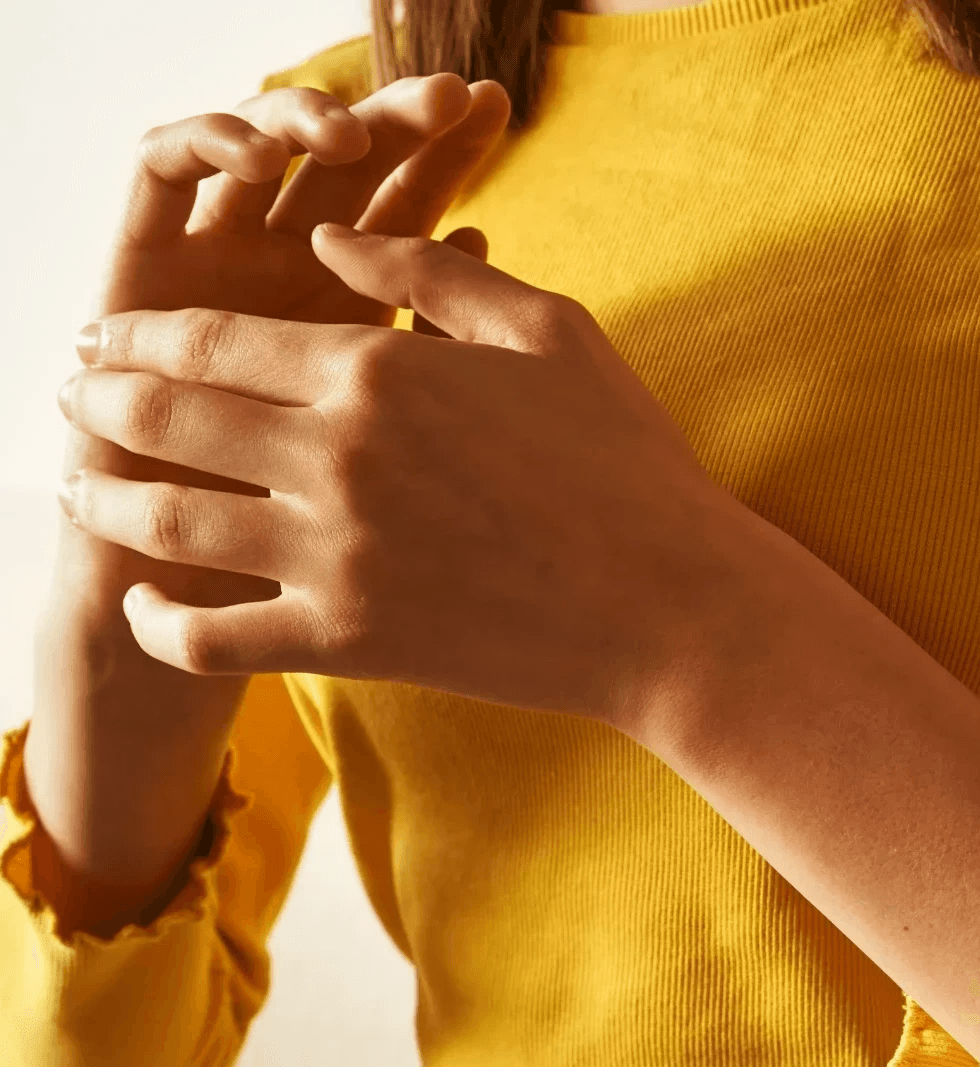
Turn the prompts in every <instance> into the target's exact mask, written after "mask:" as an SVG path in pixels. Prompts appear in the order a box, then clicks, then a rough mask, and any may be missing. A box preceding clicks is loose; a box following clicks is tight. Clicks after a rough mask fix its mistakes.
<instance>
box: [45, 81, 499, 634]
mask: <svg viewBox="0 0 980 1067" xmlns="http://www.w3.org/2000/svg"><path fill="white" fill-rule="evenodd" d="M509 115H510V102H509V100H508V98H507V94H506V92H505V91H504V89H503V87H502V86H501V85H499V84H498V83H496V82H493V81H483V82H479V83H476V84H474V85H471V86H467V85H466V83H465V82H464V81H463V80H462V79H461V78H459V77H458V76H456V75H454V74H449V73H443V74H438V75H434V76H432V77H430V78H403V79H401V80H400V81H398V82H395V83H393V84H392V85H388V86H385V87H384V88H383V89H381V90H379V91H378V92H376V93H374V94H373V95H371V96H370V97H368V98H367V99H365V100H363V101H361V102H359V103H357V104H355V105H353V106H352V107H351V108H349V109H348V108H345V107H344V106H343V105H342V104H341V103H340V102H339V101H338V100H336V99H335V98H334V97H332V96H329V95H328V94H326V93H321V92H319V91H318V90H315V89H277V90H274V91H272V92H269V93H263V94H261V95H259V96H256V97H253V98H252V99H250V100H246V101H245V102H244V103H242V104H241V105H239V106H238V107H237V108H235V110H234V112H232V113H230V114H209V115H198V116H195V117H194V118H189V119H184V120H181V121H179V122H175V123H171V124H169V125H167V126H161V127H157V128H155V129H153V130H150V131H149V133H148V134H147V135H146V136H145V137H144V138H143V140H142V142H141V145H140V150H139V152H138V153H137V164H138V165H137V168H136V173H135V176H134V178H133V181H132V184H131V187H130V189H129V194H128V199H127V205H126V209H125V212H124V216H123V219H122V222H121V224H120V226H119V230H118V233H117V235H116V238H115V240H114V242H113V245H112V250H111V254H110V257H109V263H108V269H107V272H106V276H105V279H104V281H103V284H102V292H101V294H100V296H99V299H98V300H97V302H96V309H95V315H94V317H99V316H101V315H106V314H115V313H118V312H122V311H130V310H133V309H135V308H144V309H154V310H172V309H178V308H187V307H200V306H204V307H210V308H214V309H217V310H226V311H237V312H242V313H247V314H252V315H262V316H269V317H272V318H290V319H294V320H298V321H302V322H358V323H364V324H371V325H376V326H391V325H392V323H393V322H394V317H395V309H394V308H392V307H388V306H385V305H383V304H381V303H379V302H377V301H375V300H370V299H367V298H365V297H363V296H361V295H360V294H357V293H355V292H354V291H353V290H351V289H349V288H348V287H347V286H346V285H345V284H344V283H343V281H342V280H341V279H340V278H338V277H337V276H336V275H334V274H332V273H331V272H330V271H328V270H325V269H324V266H323V264H322V263H321V262H320V260H318V259H317V257H316V255H315V254H314V253H313V251H312V250H311V247H310V234H311V233H312V230H313V227H314V226H315V225H317V224H318V223H320V222H322V221H324V220H326V219H331V220H334V219H336V220H339V221H341V222H344V223H351V224H353V223H354V222H356V221H358V220H359V219H360V225H361V226H362V227H364V228H365V229H368V230H372V229H375V228H377V229H379V230H380V231H382V232H390V233H393V234H397V235H423V236H428V235H429V234H430V233H431V232H432V230H433V229H434V227H435V226H436V225H437V223H438V221H439V219H440V218H441V217H442V215H443V213H444V212H445V210H446V208H447V207H448V206H449V204H450V203H451V202H452V201H453V199H454V198H455V196H456V194H457V192H458V190H459V188H460V186H461V185H462V183H463V182H464V181H465V179H466V177H467V175H468V174H469V173H470V172H471V171H472V170H473V168H474V167H475V166H476V165H477V163H479V161H480V160H481V159H482V158H483V157H484V156H485V155H486V153H487V152H488V151H489V150H490V148H491V147H492V145H493V144H494V143H495V142H496V140H497V138H498V136H499V134H500V133H501V132H502V131H503V129H504V127H505V126H506V123H507V120H508V118H509ZM337 116H340V117H341V118H342V119H343V121H344V122H345V123H346V126H344V125H342V126H341V127H340V129H339V130H338V129H337V128H336V124H335V122H334V119H335V118H336V117H337ZM259 132H260V133H261V134H265V135H268V137H269V138H271V139H268V140H266V141H264V142H262V143H255V142H254V141H252V140H250V138H251V137H253V135H256V134H257V133H259ZM304 151H308V152H309V157H308V158H307V159H306V160H305V161H304V162H303V163H302V164H301V165H300V167H299V169H298V171H297V173H296V174H295V175H294V176H293V178H292V180H291V181H290V182H289V184H288V185H287V186H286V187H285V189H282V188H281V186H282V176H283V172H284V170H285V168H286V165H287V163H288V162H289V160H290V157H291V156H292V155H295V154H296V153H297V152H304ZM216 171H224V172H220V173H215V172H216ZM471 232H472V231H467V230H462V231H459V230H458V231H456V232H455V233H453V234H451V235H450V236H449V237H448V238H447V240H449V241H451V242H455V243H457V244H458V245H459V246H460V247H469V246H468V245H467V241H468V240H470V241H471V236H470V235H471ZM66 452H67V454H66V458H65V464H64V468H63V470H64V474H65V475H69V474H71V473H72V472H73V471H75V470H77V469H78V468H79V467H82V466H87V467H90V468H99V469H102V470H105V471H107V472H108V473H112V474H116V475H119V476H121V477H126V478H131V479H134V480H139V481H145V482H171V483H177V484H186V485H191V486H196V487H198V488H201V489H209V490H214V491H219V490H220V491H227V492H236V493H245V494H248V495H252V496H265V497H267V496H268V490H266V489H263V488H261V487H256V486H251V485H246V484H244V483H242V482H238V481H235V480H232V479H227V478H223V477H218V476H215V475H209V474H206V473H204V472H202V471H194V470H189V469H187V468H185V467H182V466H180V465H179V464H175V463H170V462H168V461H165V460H163V459H155V458H150V457H145V456H136V455H133V454H132V453H131V452H128V451H126V450H125V449H123V448H120V447H119V446H118V445H116V444H115V443H112V442H108V441H100V440H96V439H93V438H91V437H89V436H88V435H85V434H82V433H76V432H73V433H71V434H69V441H68V448H67V450H66ZM61 536H62V540H63V542H64V543H63V545H62V546H61V550H60V555H59V561H58V565H57V567H56V571H57V575H56V578H55V581H54V584H53V590H54V591H55V596H56V597H59V598H60V597H62V596H63V590H64V588H65V587H66V585H67V584H68V580H69V579H70V578H71V577H72V576H73V575H75V574H77V575H79V580H72V581H71V585H72V588H73V589H75V590H76V593H75V594H74V595H80V591H82V590H84V591H85V595H86V596H90V595H94V594H93V593H92V591H93V590H98V591H100V592H99V596H100V598H101V599H105V600H106V601H107V602H106V604H105V605H104V608H107V607H108V606H109V603H108V601H110V600H111V601H113V603H114V607H115V611H117V612H118V610H119V609H118V605H119V600H120V598H121V589H120V584H119V582H120V581H127V582H128V583H130V584H131V583H132V582H134V581H137V580H151V581H153V582H155V583H157V584H159V585H160V586H161V588H165V589H167V590H168V591H169V592H170V593H171V594H172V595H175V596H180V597H182V598H185V599H187V600H188V601H189V602H193V603H198V604H201V605H212V606H214V605H218V604H231V603H238V602H241V601H243V600H255V599H268V598H269V597H270V596H277V595H278V594H279V592H280V590H279V588H278V587H277V585H276V584H275V583H271V582H268V581H264V580H261V579H257V578H254V577H250V576H246V575H234V574H227V573H226V574H221V573H218V572H215V571H209V570H207V569H205V570H201V569H200V568H194V567H188V566H183V565H176V564H161V563H158V562H155V561H153V560H148V559H146V558H145V557H143V556H139V555H137V554H136V553H133V552H131V551H129V550H127V549H121V548H119V547H117V546H113V545H107V544H105V543H104V542H99V541H97V540H95V539H93V538H91V537H88V536H86V535H85V534H84V533H83V532H82V531H79V530H75V529H73V528H72V527H70V526H68V525H67V523H66V524H65V525H64V526H63V527H62V532H61ZM103 575H104V576H106V577H102V576H103ZM108 576H112V580H109V577H108ZM122 588H125V586H122ZM101 613H102V611H101V610H100V614H101ZM119 617H120V621H123V622H124V620H123V619H122V616H121V614H120V616H119Z"/></svg>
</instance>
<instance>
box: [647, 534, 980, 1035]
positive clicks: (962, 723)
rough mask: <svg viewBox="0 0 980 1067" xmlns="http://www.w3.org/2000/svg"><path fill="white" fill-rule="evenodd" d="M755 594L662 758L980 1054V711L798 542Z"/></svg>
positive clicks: (694, 682)
mask: <svg viewBox="0 0 980 1067" xmlns="http://www.w3.org/2000/svg"><path fill="white" fill-rule="evenodd" d="M759 521H762V520H759ZM780 536H781V537H783V538H785V535H782V534H781V535H780ZM777 540H778V539H777ZM786 540H787V541H791V539H788V538H787V539H786ZM794 546H795V547H794ZM814 563H816V566H814ZM752 585H753V587H754V588H753V591H752V592H753V594H754V595H747V596H746V598H745V600H744V611H743V612H739V613H737V614H738V616H739V617H738V618H736V617H735V616H733V617H732V618H731V619H730V620H729V624H730V630H729V633H730V641H729V642H728V646H727V647H726V648H723V646H722V645H720V644H719V646H718V652H717V654H716V655H715V656H714V657H711V656H707V657H705V659H704V660H703V661H702V667H703V670H702V673H701V674H700V675H699V676H698V677H696V678H695V677H694V676H693V675H692V676H691V677H690V678H689V687H690V689H689V696H695V697H696V700H694V701H692V702H691V705H690V706H691V708H692V709H693V708H694V707H695V705H696V706H697V708H698V709H699V711H698V713H697V714H692V715H691V719H690V722H691V724H692V726H691V730H690V732H689V733H688V734H687V735H686V736H685V738H684V744H683V745H678V746H675V747H674V748H673V749H671V750H670V751H669V752H667V751H666V748H665V754H666V758H667V762H668V763H669V764H670V765H671V767H672V768H673V769H674V770H675V771H676V772H677V773H678V774H679V775H680V776H681V777H682V778H684V780H685V781H686V782H687V783H688V784H689V785H690V786H691V787H692V788H693V789H695V790H696V791H697V792H698V793H699V794H700V795H701V796H702V797H703V798H704V799H705V800H706V801H707V802H708V803H709V804H710V805H711V806H712V807H713V808H714V809H715V810H716V811H717V812H718V814H719V815H721V816H722V818H724V819H725V820H726V821H727V822H728V823H729V824H730V825H731V826H732V827H733V828H734V829H735V830H736V831H737V832H738V833H739V834H741V835H742V837H743V838H744V839H745V840H746V841H747V842H748V843H749V844H750V845H751V846H752V847H753V848H755V849H756V850H757V851H758V852H759V853H760V854H761V855H762V856H763V858H764V859H766V860H767V861H768V862H769V863H770V864H771V865H772V866H773V867H774V868H775V869H776V870H777V871H778V872H779V873H780V874H781V875H782V876H783V877H784V878H786V880H787V881H788V882H789V883H790V884H791V885H793V886H794V887H795V888H796V889H797V890H798V891H799V892H800V893H801V894H802V895H803V896H804V897H805V898H806V899H807V900H809V901H810V903H811V904H813V905H814V907H816V908H817V909H818V910H819V911H820V912H822V913H823V914H824V915H825V916H826V917H827V918H828V919H829V920H830V921H831V922H832V923H833V924H834V925H835V926H837V927H838V929H840V930H841V931H842V932H843V933H844V934H845V935H846V936H847V937H848V938H849V939H850V940H851V941H853V942H854V944H855V945H857V947H858V948H859V949H861V951H863V952H864V953H865V954H866V955H867V956H868V957H870V958H871V959H872V960H873V961H874V962H875V963H876V964H877V965H878V966H879V967H881V969H882V970H883V971H884V972H885V973H886V974H888V975H889V977H891V978H892V979H893V980H894V981H895V982H896V984H898V985H899V986H900V988H901V989H903V990H904V991H905V992H906V993H907V994H908V995H909V996H910V997H912V999H913V1000H915V1001H916V1002H918V1003H919V1004H920V1005H921V1006H922V1007H923V1008H924V1009H925V1010H926V1011H927V1012H928V1013H929V1014H930V1015H931V1016H932V1017H933V1018H934V1019H935V1020H936V1021H937V1022H938V1023H939V1024H940V1025H941V1026H942V1027H944V1028H945V1029H946V1030H947V1031H948V1032H949V1033H950V1034H951V1035H952V1036H953V1037H954V1038H956V1040H957V1041H959V1042H960V1044H962V1045H963V1047H964V1048H965V1049H966V1050H967V1051H968V1052H970V1053H971V1054H972V1055H973V1056H978V1055H980V1030H978V1026H977V1023H978V1019H977V1016H976V1014H975V1012H976V1011H977V1002H976V997H975V996H974V994H973V992H972V990H971V984H970V978H971V975H975V974H976V973H977V971H978V970H980V909H978V904H980V835H978V833H977V828H978V826H980V701H978V700H977V698H976V696H975V695H974V694H973V693H972V692H971V691H970V690H968V689H967V688H966V687H965V686H963V685H962V684H961V683H960V682H959V681H958V680H957V679H956V678H955V677H954V676H953V675H952V674H950V673H949V672H948V671H946V670H945V669H944V668H943V667H942V666H941V665H940V664H939V663H937V662H936V661H935V660H933V659H932V658H931V657H930V656H929V655H928V654H927V653H926V652H925V651H923V649H921V648H920V647H919V646H918V645H917V644H915V642H914V641H912V639H911V638H909V637H908V636H907V635H906V634H905V633H904V632H903V631H902V630H900V629H899V628H898V627H897V626H895V625H894V624H893V623H892V622H891V620H889V619H888V618H887V616H885V615H884V614H882V613H881V612H879V611H878V610H877V608H875V607H874V605H872V604H871V603H870V602H868V601H867V600H865V599H864V598H863V597H861V596H860V595H859V594H858V593H857V592H856V591H855V590H853V589H852V588H851V587H850V586H849V585H847V583H845V582H844V581H843V579H841V578H840V577H839V576H838V575H836V574H835V573H834V572H833V571H832V570H831V569H830V568H828V567H825V566H824V565H823V564H822V563H821V562H820V561H819V560H816V557H813V556H811V555H810V554H809V553H807V552H806V551H805V549H803V548H802V546H800V545H798V544H797V543H796V542H795V541H794V542H792V544H787V543H785V542H783V543H782V544H779V545H777V543H776V540H774V541H773V551H772V552H770V553H766V555H765V558H764V559H762V560H760V564H759V568H758V572H757V573H756V574H755V575H754V576H753V578H752ZM757 605H758V606H759V607H758V610H759V612H760V614H759V615H758V617H756V618H752V617H751V616H752V615H753V613H754V612H755V611H756V610H757V607H756V606H757ZM767 612H768V613H770V618H769V622H768V630H767V629H766V621H765V619H764V617H763V615H764V614H765V613H767ZM736 627H737V628H736ZM743 642H744V643H743ZM753 643H754V644H755V647H754V648H752V647H751V645H752V644H753ZM740 644H741V646H742V647H741V648H739V645H740ZM689 696H685V697H682V698H681V699H688V698H689ZM651 710H652V709H651ZM634 736H636V737H637V740H640V741H641V743H645V744H647V746H648V747H651V748H653V749H654V750H655V751H656V748H657V745H658V738H657V730H656V722H655V720H654V719H653V718H651V719H650V722H649V731H648V732H647V733H646V734H644V731H643V730H642V729H640V730H638V731H637V732H636V734H635V735H634Z"/></svg>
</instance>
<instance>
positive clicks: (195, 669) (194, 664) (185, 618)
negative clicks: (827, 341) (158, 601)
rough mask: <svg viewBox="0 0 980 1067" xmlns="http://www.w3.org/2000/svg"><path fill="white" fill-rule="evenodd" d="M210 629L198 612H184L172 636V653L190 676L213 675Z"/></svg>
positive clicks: (213, 662) (213, 665)
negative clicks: (175, 654)
mask: <svg viewBox="0 0 980 1067" xmlns="http://www.w3.org/2000/svg"><path fill="white" fill-rule="evenodd" d="M210 638H211V627H210V625H209V623H208V621H207V618H206V617H205V616H204V615H201V614H200V613H199V612H184V613H182V617H181V620H180V622H179V624H178V626H177V632H176V633H175V634H174V644H175V646H176V647H175V649H174V651H175V652H176V653H177V657H178V658H179V660H180V661H181V662H182V663H184V664H186V668H185V669H186V670H187V671H188V672H189V673H191V674H200V675H207V674H212V673H214V670H215V660H214V656H213V655H212V654H211V643H212V642H211V640H210Z"/></svg>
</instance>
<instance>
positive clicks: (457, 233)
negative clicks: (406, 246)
mask: <svg viewBox="0 0 980 1067" xmlns="http://www.w3.org/2000/svg"><path fill="white" fill-rule="evenodd" d="M442 242H443V244H447V245H451V246H452V247H453V248H458V249H459V250H460V251H461V252H465V253H466V254H467V255H469V256H475V257H476V258H477V259H479V260H481V261H482V262H483V263H486V261H487V253H488V252H489V251H490V243H489V241H487V237H486V234H485V233H484V232H483V231H482V230H478V229H477V228H476V227H475V226H464V227H462V229H459V230H453V232H452V233H451V234H449V235H448V236H447V237H443V239H442ZM412 332H413V333H422V334H425V335H426V336H427V337H444V338H449V334H448V333H446V331H445V330H440V329H439V327H438V326H433V325H432V323H431V322H429V320H428V319H426V318H424V317H423V316H422V315H420V314H419V313H418V312H417V311H416V312H415V314H414V315H413V316H412ZM450 339H451V338H450Z"/></svg>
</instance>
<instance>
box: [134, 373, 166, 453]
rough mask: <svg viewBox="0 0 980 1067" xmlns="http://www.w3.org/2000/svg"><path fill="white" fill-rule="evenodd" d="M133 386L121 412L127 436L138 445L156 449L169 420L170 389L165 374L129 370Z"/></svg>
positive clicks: (163, 436)
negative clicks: (131, 372)
mask: <svg viewBox="0 0 980 1067" xmlns="http://www.w3.org/2000/svg"><path fill="white" fill-rule="evenodd" d="M132 378H133V387H132V389H131V391H130V394H129V397H128V398H127V401H126V409H125V411H124V413H123V429H124V431H125V433H126V436H127V438H128V439H129V440H130V441H131V442H135V444H136V445H137V446H138V449H139V448H149V449H156V448H159V447H160V446H161V445H162V444H163V443H164V442H165V441H166V439H167V435H168V434H169V432H170V427H171V424H172V423H173V389H172V386H171V385H170V383H169V382H168V381H167V379H166V378H157V377H155V376H154V375H152V374H139V373H137V374H133V375H132Z"/></svg>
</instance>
